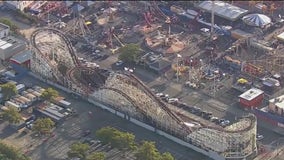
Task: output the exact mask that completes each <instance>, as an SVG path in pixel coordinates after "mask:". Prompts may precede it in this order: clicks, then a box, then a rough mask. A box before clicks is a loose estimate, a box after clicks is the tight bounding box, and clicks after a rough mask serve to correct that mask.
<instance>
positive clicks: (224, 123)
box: [220, 120, 230, 127]
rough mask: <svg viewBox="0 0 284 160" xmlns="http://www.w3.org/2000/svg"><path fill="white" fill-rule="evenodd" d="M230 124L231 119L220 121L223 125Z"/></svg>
mask: <svg viewBox="0 0 284 160" xmlns="http://www.w3.org/2000/svg"><path fill="white" fill-rule="evenodd" d="M229 124H230V121H229V120H224V121H222V122H221V123H220V125H221V126H222V127H225V126H228V125H229Z"/></svg>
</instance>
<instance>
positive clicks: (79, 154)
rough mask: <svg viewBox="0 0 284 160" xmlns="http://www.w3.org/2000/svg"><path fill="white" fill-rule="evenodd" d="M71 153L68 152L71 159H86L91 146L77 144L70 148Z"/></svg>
mask: <svg viewBox="0 0 284 160" xmlns="http://www.w3.org/2000/svg"><path fill="white" fill-rule="evenodd" d="M69 148H70V151H68V152H67V156H68V157H69V158H82V159H85V158H86V154H87V151H88V150H89V149H90V146H89V145H88V144H85V143H79V142H76V143H74V144H72V145H71V146H70V147H69Z"/></svg>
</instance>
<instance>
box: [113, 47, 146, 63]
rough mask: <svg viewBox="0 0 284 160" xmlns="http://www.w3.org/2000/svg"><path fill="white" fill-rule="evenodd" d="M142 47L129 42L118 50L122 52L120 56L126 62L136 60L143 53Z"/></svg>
mask: <svg viewBox="0 0 284 160" xmlns="http://www.w3.org/2000/svg"><path fill="white" fill-rule="evenodd" d="M141 51H142V50H141V48H140V46H139V45H138V44H132V43H131V44H127V45H125V46H123V47H121V48H119V50H118V52H119V53H121V54H120V55H119V57H118V59H119V60H122V61H125V62H135V61H137V58H138V56H139V55H140V54H141Z"/></svg>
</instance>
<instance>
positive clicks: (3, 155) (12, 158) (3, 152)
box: [0, 141, 31, 160]
mask: <svg viewBox="0 0 284 160" xmlns="http://www.w3.org/2000/svg"><path fill="white" fill-rule="evenodd" d="M0 159H1V160H31V159H30V158H28V157H27V156H25V155H23V154H22V153H20V152H19V151H18V150H17V149H15V148H14V147H12V146H9V145H7V144H5V143H3V142H1V141H0Z"/></svg>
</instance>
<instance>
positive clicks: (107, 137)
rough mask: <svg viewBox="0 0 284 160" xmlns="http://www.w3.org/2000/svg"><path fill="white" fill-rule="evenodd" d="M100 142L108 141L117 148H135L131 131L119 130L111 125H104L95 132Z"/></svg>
mask: <svg viewBox="0 0 284 160" xmlns="http://www.w3.org/2000/svg"><path fill="white" fill-rule="evenodd" d="M96 136H97V137H98V139H99V140H101V141H102V143H105V144H107V143H110V144H111V146H113V147H116V148H118V149H135V146H136V145H135V136H134V135H133V134H131V133H127V132H121V131H119V130H117V129H115V128H112V127H104V128H101V129H100V130H98V131H97V132H96Z"/></svg>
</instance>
